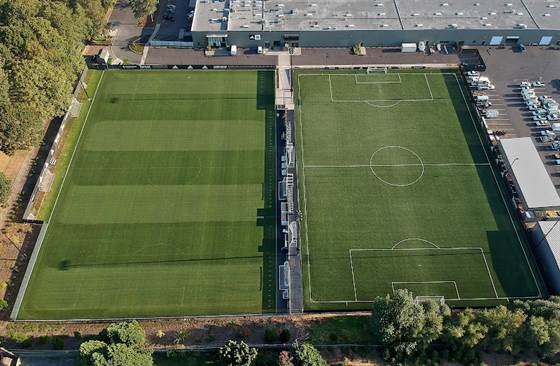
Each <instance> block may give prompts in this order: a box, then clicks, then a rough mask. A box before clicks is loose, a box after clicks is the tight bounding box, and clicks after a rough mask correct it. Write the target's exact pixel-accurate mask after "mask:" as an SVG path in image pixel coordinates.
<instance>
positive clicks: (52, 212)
mask: <svg viewBox="0 0 560 366" xmlns="http://www.w3.org/2000/svg"><path fill="white" fill-rule="evenodd" d="M104 75H105V71H102V72H101V77H100V78H99V82H98V83H97V86H96V88H95V93H94V94H93V98H92V99H91V102H90V104H89V108H88V111H87V113H86V117H85V119H84V124H83V125H82V128H81V129H80V134H79V135H78V139H77V140H76V145H74V150H72V155H71V156H70V161H69V162H68V166H67V167H66V171H65V172H64V176H63V177H62V181H61V183H60V186H59V187H58V193H57V194H56V198H55V200H54V204H53V208H52V210H51V214H50V215H49V218H48V220H47V223H46V224H47V225H48V224H49V223H50V221H51V219H52V217H53V214H54V212H55V210H56V208H57V206H58V199H59V198H60V193H61V192H62V189H63V187H64V182H65V181H66V177H67V176H68V172H69V171H70V167H71V166H72V161H73V160H74V155H75V154H76V150H77V149H78V145H79V143H80V140H81V138H82V134H83V132H84V129H85V127H86V124H87V121H88V118H89V113H90V112H91V108H92V107H93V104H94V103H95V98H96V97H97V92H98V91H99V88H100V86H101V83H102V81H103V76H104ZM46 230H48V228H47V229H46ZM45 235H46V234H45ZM43 240H44V238H43ZM41 243H42V241H41ZM39 252H40V249H39ZM39 252H38V253H37V256H38V255H39ZM35 265H36V263H33V267H32V268H31V269H30V271H31V272H30V275H29V278H30V279H31V273H33V270H34V269H35V268H34V267H35ZM26 272H27V271H26ZM21 291H23V292H22V294H21V302H20V303H19V304H16V305H15V306H17V308H16V309H14V310H13V311H12V313H13V314H14V319H17V316H18V314H19V310H20V307H19V306H20V305H21V303H22V302H23V299H24V297H25V292H26V291H27V285H25V287H24V288H20V290H19V291H18V295H17V297H18V298H19V297H20V296H19V292H21Z"/></svg>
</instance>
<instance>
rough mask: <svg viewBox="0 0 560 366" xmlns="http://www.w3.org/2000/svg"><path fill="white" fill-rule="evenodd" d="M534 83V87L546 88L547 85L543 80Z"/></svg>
mask: <svg viewBox="0 0 560 366" xmlns="http://www.w3.org/2000/svg"><path fill="white" fill-rule="evenodd" d="M532 85H533V88H544V87H545V85H544V83H543V82H542V81H538V80H537V81H533V84H532Z"/></svg>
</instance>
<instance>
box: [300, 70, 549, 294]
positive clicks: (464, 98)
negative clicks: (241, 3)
mask: <svg viewBox="0 0 560 366" xmlns="http://www.w3.org/2000/svg"><path fill="white" fill-rule="evenodd" d="M330 75H348V76H353V75H355V74H298V93H299V94H298V96H299V97H300V98H301V77H302V76H329V87H330V92H331V99H332V85H331V81H330ZM410 75H422V74H410ZM428 75H431V74H430V73H428ZM435 75H445V76H448V75H451V76H453V77H454V78H455V81H456V83H457V86H458V87H459V90H460V92H461V95H462V98H463V101H464V103H465V105H466V107H467V111H468V113H469V116H470V118H471V122H472V123H473V125H474V127H475V131H476V134H477V137H478V139H479V142H480V144H481V147H482V149H483V150H484V154H485V156H486V160H487V161H488V163H482V164H484V165H488V166H490V168H491V171H492V176H493V178H494V181H495V182H496V185H497V186H498V191H499V192H500V196H501V198H502V202H503V203H504V206H506V210H507V212H508V216H509V219H510V222H511V223H512V225H513V227H514V231H515V234H516V236H517V239H518V243H519V245H520V246H521V250H522V252H523V254H524V257H525V260H526V261H527V265H528V266H529V271H530V272H531V275H532V277H533V280H534V282H535V285H536V287H537V291H538V295H535V296H511V297H507V296H500V297H495V298H492V297H477V298H463V299H461V300H460V301H486V300H506V301H510V300H517V299H519V300H526V299H537V298H540V297H542V293H541V290H540V287H539V286H538V283H537V280H536V277H535V274H534V271H533V269H532V267H531V265H530V262H529V258H528V256H527V253H526V251H525V248H524V247H523V243H522V242H521V238H520V235H519V232H518V229H517V226H516V225H515V222H514V221H513V218H512V216H511V212H510V210H509V207H508V205H507V203H506V200H505V198H504V195H503V192H502V189H501V187H500V185H499V182H498V180H497V178H496V173H495V171H494V168H493V167H492V164H491V163H490V158H489V156H488V153H487V152H486V149H484V144H483V141H482V138H481V136H480V132H479V131H478V128H477V126H476V122H475V120H474V117H473V115H472V111H471V106H470V105H469V103H468V102H467V100H466V97H465V94H464V92H463V88H462V86H461V83H460V81H459V79H458V77H457V75H456V74H455V73H436V74H435ZM333 102H334V100H333ZM352 102H359V101H352ZM302 109H303V107H302V104H301V103H300V108H299V116H300V118H299V120H300V121H299V123H300V136H301V142H300V144H301V153H302V165H303V168H304V169H305V168H306V167H333V168H336V167H338V166H313V165H305V158H304V143H303V131H302V129H303V122H302ZM366 166H367V167H369V165H366ZM340 167H347V166H340ZM300 176H301V179H302V185H303V202H304V212H305V217H304V220H305V238H306V240H305V244H306V254H307V267H308V271H307V274H308V276H307V277H308V283H309V301H310V302H311V303H325V304H349V303H372V302H373V301H355V300H314V299H313V296H312V287H311V262H310V250H309V234H308V220H307V198H306V195H307V186H306V183H305V174H301V175H300ZM298 195H299V190H298ZM446 249H449V248H446ZM469 249H472V248H469ZM352 250H356V249H352ZM389 250H391V249H389ZM395 250H397V249H395ZM398 250H406V249H398ZM484 259H486V258H484ZM489 275H490V273H489ZM490 278H491V279H492V281H493V278H492V276H491V275H490ZM449 301H455V300H449Z"/></svg>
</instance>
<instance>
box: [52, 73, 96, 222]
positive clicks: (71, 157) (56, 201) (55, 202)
mask: <svg viewBox="0 0 560 366" xmlns="http://www.w3.org/2000/svg"><path fill="white" fill-rule="evenodd" d="M103 76H105V70H103V71H101V77H100V78H99V82H98V83H97V87H96V88H95V93H94V94H93V98H92V99H91V103H90V104H89V108H88V111H87V113H86V118H85V120H84V124H83V125H82V128H81V130H80V134H79V135H78V139H77V140H76V145H74V150H72V156H70V161H69V162H68V167H67V168H66V172H64V177H62V182H60V187H59V189H58V193H57V195H56V199H55V200H54V204H53V208H52V210H51V214H50V215H49V219H48V221H47V222H50V221H51V218H52V217H53V215H54V212H55V210H56V208H57V206H58V199H59V198H60V194H61V192H62V189H63V187H64V183H65V181H66V177H67V176H68V172H69V171H70V168H71V167H72V162H73V161H74V156H75V155H76V151H77V150H78V145H80V141H81V140H82V135H83V133H84V130H85V128H86V125H87V122H88V119H89V113H90V112H91V109H92V108H93V104H94V103H95V98H96V97H97V92H98V91H99V88H100V87H101V83H102V82H103Z"/></svg>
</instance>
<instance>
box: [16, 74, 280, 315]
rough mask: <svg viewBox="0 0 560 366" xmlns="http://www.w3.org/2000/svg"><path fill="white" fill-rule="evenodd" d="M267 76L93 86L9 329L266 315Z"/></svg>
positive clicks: (269, 207)
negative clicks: (83, 321) (45, 323)
mask: <svg viewBox="0 0 560 366" xmlns="http://www.w3.org/2000/svg"><path fill="white" fill-rule="evenodd" d="M273 93H274V73H273V72H269V71H235V72H231V71H230V72H225V71H224V72H222V71H212V72H210V71H207V72H196V71H190V72H186V71H148V72H147V71H125V72H123V71H110V72H105V73H104V75H103V76H102V79H101V82H100V85H99V87H98V90H97V91H96V95H95V97H94V98H95V100H94V103H93V105H92V108H91V110H90V111H89V116H88V118H87V121H86V124H85V127H84V129H83V131H82V134H81V136H80V140H79V142H78V145H77V148H76V151H75V153H74V156H73V160H72V162H71V164H70V167H69V170H68V173H67V176H66V177H65V179H64V184H63V187H62V190H61V193H60V196H59V197H58V199H57V203H56V204H55V208H54V211H53V213H52V216H51V218H50V220H49V227H48V230H47V232H46V236H45V239H44V242H43V245H42V248H41V251H40V253H39V257H38V260H37V262H36V264H35V268H34V270H33V273H32V277H31V280H30V284H29V287H28V288H27V290H26V292H25V297H24V300H23V304H22V307H21V309H20V311H19V315H18V319H64V318H107V317H146V316H179V315H212V314H238V313H266V312H274V311H275V304H276V293H275V288H276V275H275V274H276V262H275V261H276V258H275V253H276V252H275V238H276V226H275V223H276V212H275V210H276V208H275V184H276V183H275V127H274V119H275V113H274V94H273Z"/></svg>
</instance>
